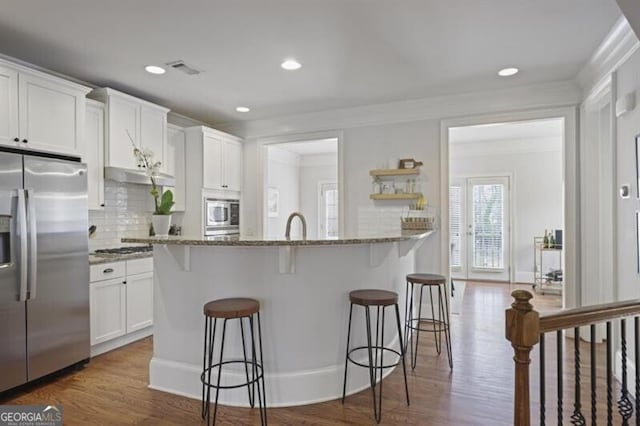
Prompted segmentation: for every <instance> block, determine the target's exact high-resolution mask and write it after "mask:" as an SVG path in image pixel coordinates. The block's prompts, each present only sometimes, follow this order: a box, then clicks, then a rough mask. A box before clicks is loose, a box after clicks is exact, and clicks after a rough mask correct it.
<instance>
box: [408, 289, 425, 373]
mask: <svg viewBox="0 0 640 426" xmlns="http://www.w3.org/2000/svg"><path fill="white" fill-rule="evenodd" d="M423 293H424V286H423V285H421V286H420V299H419V302H418V303H419V306H418V317H417V326H416V327H415V328H414V329H413V332H414V334H415V339H414V337H413V335H412V337H411V369H412V370H415V368H416V364H417V363H418V342H419V340H420V318H422V296H423ZM413 320H414V319H413V318H411V324H412V325H413ZM414 341H415V347H416V348H415V352H414V349H413V346H414V344H413V342H414Z"/></svg>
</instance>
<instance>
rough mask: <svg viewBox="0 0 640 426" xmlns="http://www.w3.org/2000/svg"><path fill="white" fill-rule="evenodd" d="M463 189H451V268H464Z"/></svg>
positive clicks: (454, 187) (458, 187)
mask: <svg viewBox="0 0 640 426" xmlns="http://www.w3.org/2000/svg"><path fill="white" fill-rule="evenodd" d="M461 234H462V188H461V187H460V186H452V187H451V188H449V242H450V244H451V249H450V251H451V252H450V254H451V258H450V259H449V262H450V264H451V267H453V268H459V267H461V266H462V256H461V255H460V253H461V249H462V241H461V238H462V236H461Z"/></svg>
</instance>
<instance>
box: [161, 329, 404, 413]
mask: <svg viewBox="0 0 640 426" xmlns="http://www.w3.org/2000/svg"><path fill="white" fill-rule="evenodd" d="M390 346H391V347H397V338H396V339H395V340H394V341H393V342H392V343H391V345H390ZM398 358H399V357H398V356H397V355H395V356H394V357H390V361H391V363H393V362H396V361H398ZM357 361H358V362H361V363H366V362H367V360H366V359H357ZM407 361H408V359H407ZM387 363H388V362H387V361H386V357H385V364H387ZM409 368H410V367H409ZM394 369H395V367H394V368H388V369H386V370H385V372H384V374H383V378H385V377H387V376H388V375H389V374H391V373H392V372H393V370H394ZM201 373H202V365H195V364H191V363H186V362H178V361H173V360H168V359H160V358H158V357H153V358H152V359H151V362H150V364H149V381H150V384H149V388H150V389H154V390H158V391H162V392H167V393H171V394H175V395H180V396H184V397H187V398H191V399H197V400H201V398H202V384H201V382H200V374H201ZM244 374H245V373H244V371H235V372H234V371H224V370H223V376H222V379H221V384H223V385H224V384H234V383H235V384H237V383H240V382H241V381H243V380H245V378H244ZM215 378H216V374H215V371H214V374H212V380H215ZM343 378H344V365H343V364H340V365H333V366H330V367H326V368H321V369H316V370H305V371H297V372H293V373H285V374H278V375H271V374H269V373H268V372H266V373H265V386H266V393H267V405H268V406H269V407H293V406H298V405H309V404H317V403H320V402H326V401H331V400H335V399H338V398H342V381H343ZM310 382H313V383H316V384H317V385H316V386H314V387H313V388H309V386H308V384H309V383H310ZM369 386H370V384H369V374H368V370H367V369H365V368H361V367H358V366H355V365H353V364H350V365H349V372H348V379H347V395H352V394H355V393H358V392H360V391H362V390H365V389H368V388H369ZM218 403H219V404H221V405H227V406H232V407H249V403H248V398H247V390H246V389H245V388H239V389H225V390H224V391H222V392H220V398H219V401H218Z"/></svg>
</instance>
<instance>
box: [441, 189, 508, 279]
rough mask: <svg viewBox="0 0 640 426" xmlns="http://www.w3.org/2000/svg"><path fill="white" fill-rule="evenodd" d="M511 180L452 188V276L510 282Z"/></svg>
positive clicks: (450, 230)
mask: <svg viewBox="0 0 640 426" xmlns="http://www.w3.org/2000/svg"><path fill="white" fill-rule="evenodd" d="M509 193H510V185H509V178H508V177H489V178H469V179H466V180H464V181H462V182H460V183H458V184H455V183H454V184H453V185H452V186H451V188H450V229H449V232H450V239H451V253H450V262H451V268H452V276H453V277H455V278H467V279H471V280H473V279H476V280H492V281H510V279H511V277H510V262H511V253H510V235H509V228H510V226H509V221H510V207H509V206H510V194H509Z"/></svg>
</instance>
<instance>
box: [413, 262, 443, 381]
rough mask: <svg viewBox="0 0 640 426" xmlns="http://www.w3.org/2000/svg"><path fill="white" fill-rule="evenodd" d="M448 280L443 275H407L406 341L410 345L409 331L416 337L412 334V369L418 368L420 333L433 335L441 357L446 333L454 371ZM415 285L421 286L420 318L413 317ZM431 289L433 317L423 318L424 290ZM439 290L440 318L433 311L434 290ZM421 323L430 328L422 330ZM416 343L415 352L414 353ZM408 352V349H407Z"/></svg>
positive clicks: (430, 298)
mask: <svg viewBox="0 0 640 426" xmlns="http://www.w3.org/2000/svg"><path fill="white" fill-rule="evenodd" d="M446 282H447V279H446V278H445V277H443V276H442V275H436V274H409V275H407V292H406V296H405V302H406V304H405V318H406V322H405V327H404V341H405V344H407V345H408V344H409V330H413V331H415V335H414V333H413V332H412V333H411V335H412V336H411V369H415V368H416V363H417V360H418V340H419V338H420V332H421V331H425V332H430V333H433V336H434V339H435V343H436V352H437V353H438V355H440V352H441V350H442V334H443V333H444V338H445V344H446V347H447V355H448V357H449V368H451V369H453V356H452V354H451V330H450V327H449V298H448V297H447V292H446V286H445V284H446ZM414 285H419V286H420V298H419V301H418V303H419V305H418V316H417V317H415V318H414V316H413V295H414ZM425 287H428V288H429V300H430V301H431V317H423V316H422V295H423V291H424V288H425ZM434 287H435V288H436V289H437V290H438V317H437V318H436V316H435V311H434V309H433V301H434V299H433V291H432V290H433V288H434ZM420 323H427V324H431V327H429V328H421V327H420ZM414 341H415V351H414ZM405 352H406V348H405Z"/></svg>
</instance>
